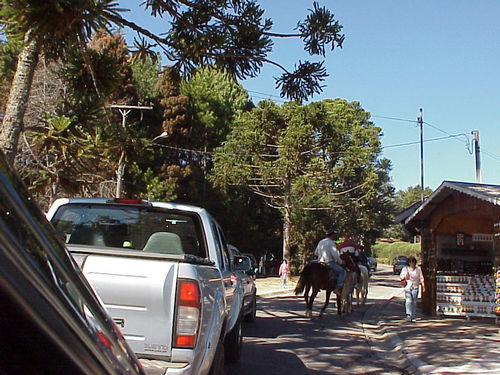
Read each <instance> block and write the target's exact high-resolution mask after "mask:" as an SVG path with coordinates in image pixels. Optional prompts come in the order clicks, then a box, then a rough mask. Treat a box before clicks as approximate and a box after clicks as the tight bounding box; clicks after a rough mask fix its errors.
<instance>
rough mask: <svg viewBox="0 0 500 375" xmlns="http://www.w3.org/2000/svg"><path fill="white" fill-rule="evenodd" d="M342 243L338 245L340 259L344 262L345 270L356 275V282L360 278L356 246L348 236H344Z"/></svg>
mask: <svg viewBox="0 0 500 375" xmlns="http://www.w3.org/2000/svg"><path fill="white" fill-rule="evenodd" d="M343 237H344V241H343V242H342V243H341V244H340V245H339V253H340V258H341V259H342V260H343V261H344V262H345V267H346V268H347V270H349V271H352V272H356V273H357V274H358V282H359V280H360V278H361V270H360V269H359V267H358V264H357V259H356V258H357V257H356V244H355V243H354V242H353V241H352V240H351V239H350V238H349V235H348V234H344V236H343Z"/></svg>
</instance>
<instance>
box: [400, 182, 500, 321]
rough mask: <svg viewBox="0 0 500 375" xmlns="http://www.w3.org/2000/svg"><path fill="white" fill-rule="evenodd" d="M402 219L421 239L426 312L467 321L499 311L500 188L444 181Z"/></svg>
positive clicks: (424, 310) (403, 215)
mask: <svg viewBox="0 0 500 375" xmlns="http://www.w3.org/2000/svg"><path fill="white" fill-rule="evenodd" d="M399 221H400V222H402V223H403V225H404V226H405V227H406V228H407V229H408V230H409V231H410V233H412V234H413V235H417V234H419V235H420V236H421V257H422V264H421V267H422V271H423V273H424V278H425V282H426V291H425V293H424V294H423V295H422V310H423V312H424V313H426V314H429V315H436V314H442V315H445V316H446V315H448V316H465V317H467V318H469V317H474V316H487V317H495V312H500V311H499V307H498V302H500V301H499V300H497V299H496V297H497V296H499V294H496V295H495V292H500V289H499V286H497V285H496V280H497V275H500V271H499V270H498V267H499V266H500V262H499V259H500V258H499V255H500V251H499V249H500V186H498V185H486V184H477V183H464V182H452V181H444V182H443V183H442V184H441V185H440V186H439V187H438V189H436V191H434V193H433V194H431V195H430V196H429V197H428V198H427V199H426V200H425V201H424V202H422V203H421V204H419V205H417V206H416V207H414V209H412V210H407V211H406V212H404V213H402V215H400V217H399ZM497 271H498V273H497ZM495 288H496V291H495Z"/></svg>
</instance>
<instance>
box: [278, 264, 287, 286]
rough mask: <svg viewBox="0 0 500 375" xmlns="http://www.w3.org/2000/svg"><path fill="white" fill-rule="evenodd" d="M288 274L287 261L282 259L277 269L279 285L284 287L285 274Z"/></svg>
mask: <svg viewBox="0 0 500 375" xmlns="http://www.w3.org/2000/svg"><path fill="white" fill-rule="evenodd" d="M287 274H288V262H287V260H286V259H283V262H281V265H280V269H279V276H280V277H281V287H282V288H286V275H287Z"/></svg>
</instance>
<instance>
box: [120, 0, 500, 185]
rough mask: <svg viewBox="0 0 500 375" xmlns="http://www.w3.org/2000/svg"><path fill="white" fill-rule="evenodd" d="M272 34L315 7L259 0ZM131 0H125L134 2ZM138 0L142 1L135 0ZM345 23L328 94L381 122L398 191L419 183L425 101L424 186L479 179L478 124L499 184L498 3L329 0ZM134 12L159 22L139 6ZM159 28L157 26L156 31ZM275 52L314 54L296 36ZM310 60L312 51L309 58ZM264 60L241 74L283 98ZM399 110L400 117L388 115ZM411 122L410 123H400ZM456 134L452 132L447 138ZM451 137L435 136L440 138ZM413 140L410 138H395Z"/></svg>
mask: <svg viewBox="0 0 500 375" xmlns="http://www.w3.org/2000/svg"><path fill="white" fill-rule="evenodd" d="M258 2H259V4H261V6H262V7H263V8H264V9H265V10H266V12H265V16H266V17H269V18H271V19H273V21H274V28H273V31H275V32H282V33H286V32H290V31H292V30H293V28H294V27H295V26H296V24H297V21H298V20H301V19H303V18H304V17H305V15H306V14H307V9H309V8H312V1H309V0H260V1H258ZM132 3H136V2H135V1H131V0H127V1H124V0H121V1H120V4H121V6H122V7H126V8H130V7H131V5H130V4H132ZM138 3H139V2H138ZM319 3H320V5H324V6H326V7H328V8H329V9H330V10H331V11H332V12H333V13H334V14H335V16H336V18H337V19H338V20H339V22H340V23H341V24H342V25H343V27H344V28H343V32H344V33H345V35H346V39H345V42H344V45H343V48H342V49H335V51H333V52H329V53H328V54H327V58H326V64H325V65H326V68H327V70H328V72H329V74H330V76H329V77H328V78H327V80H326V81H325V85H326V87H325V88H324V91H323V93H322V94H320V95H317V96H315V97H313V98H312V100H313V101H316V100H321V99H325V98H344V99H347V100H349V101H359V102H360V103H361V105H362V107H363V108H364V109H365V110H366V111H368V112H370V113H371V115H372V121H373V122H374V124H375V125H377V126H379V127H380V128H382V132H383V137H382V145H383V146H384V149H383V153H382V156H383V157H386V158H388V159H390V160H391V162H392V166H393V169H392V172H391V177H392V182H393V184H394V186H395V187H396V188H397V189H398V190H399V189H406V188H407V187H408V186H415V185H418V184H420V145H419V144H418V141H419V139H420V138H419V128H418V127H417V124H416V118H417V116H418V110H419V108H423V115H424V116H423V118H424V121H425V122H426V123H427V124H424V185H425V186H429V187H430V188H431V189H436V188H437V187H438V186H439V184H440V183H441V182H442V181H443V180H452V181H468V182H474V181H475V169H474V156H473V155H472V154H470V153H469V151H468V149H467V143H470V148H471V147H472V144H471V141H472V136H471V134H470V133H471V131H472V130H479V136H480V146H481V170H482V182H483V183H490V184H500V144H499V140H500V108H499V106H500V74H499V69H500V22H498V17H499V15H500V1H493V0H491V1H487V0H478V1H466V0H454V1H452V0H439V1H431V0H421V1H418V2H416V1H404V0H372V1H368V0H364V1H361V0H336V1H331V0H323V1H319ZM127 17H128V18H134V19H136V20H137V21H138V22H140V23H141V24H143V25H144V20H148V21H147V23H146V25H147V26H151V28H152V29H153V30H154V31H158V30H159V28H158V25H157V24H155V23H151V21H150V20H149V17H148V16H146V15H144V14H142V12H140V11H139V10H138V9H137V8H134V9H133V10H132V12H131V13H130V14H128V15H127ZM155 29H156V30H155ZM270 57H271V58H272V59H274V60H276V61H278V62H280V63H281V64H282V65H284V66H285V67H287V68H288V69H290V70H291V69H293V66H294V64H295V63H296V62H297V61H298V60H299V59H301V60H305V59H307V58H308V56H307V54H306V53H305V52H304V51H303V49H302V44H301V42H300V40H297V39H284V40H276V41H275V46H274V51H273V53H272V54H271V55H270ZM313 59H314V58H313ZM280 74H281V72H280V71H279V70H278V69H277V68H275V67H273V66H266V67H264V68H263V69H262V72H261V74H260V75H259V76H258V77H257V78H253V79H249V80H246V81H243V82H241V84H242V85H243V86H244V87H245V88H246V89H247V90H248V91H249V94H250V95H251V96H252V98H253V99H254V101H255V102H257V101H259V100H261V99H265V98H269V99H273V100H276V101H277V102H282V101H283V99H280V98H279V91H278V90H276V88H275V84H274V79H273V77H277V76H279V75H280ZM388 118H396V119H401V120H392V119H388ZM402 120H410V121H402ZM451 135H456V137H450V136H451ZM443 137H448V138H446V139H441V140H434V141H433V139H436V138H443ZM411 142H416V143H415V144H412V145H405V146H397V145H401V144H406V143H411Z"/></svg>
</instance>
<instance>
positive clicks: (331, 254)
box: [314, 229, 345, 294]
mask: <svg viewBox="0 0 500 375" xmlns="http://www.w3.org/2000/svg"><path fill="white" fill-rule="evenodd" d="M334 238H335V233H334V232H333V229H328V230H327V231H326V237H325V238H323V239H322V240H321V241H319V242H318V246H316V249H315V250H314V254H315V255H316V256H317V257H318V262H320V263H324V264H325V265H326V266H328V267H330V269H332V270H333V271H334V273H335V274H336V275H337V287H336V289H335V293H337V294H340V292H341V290H342V286H343V284H344V277H345V269H344V267H342V264H343V261H342V259H341V258H340V255H339V252H338V251H337V246H335V242H334V241H333V240H334Z"/></svg>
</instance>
